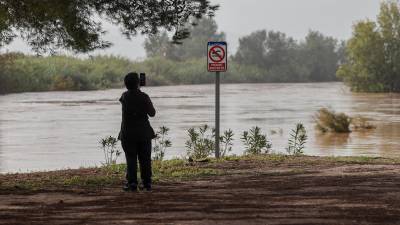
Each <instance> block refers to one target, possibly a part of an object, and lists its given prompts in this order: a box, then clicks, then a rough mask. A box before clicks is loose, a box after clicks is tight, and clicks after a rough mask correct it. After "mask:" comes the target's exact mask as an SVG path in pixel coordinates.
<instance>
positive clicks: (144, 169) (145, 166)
mask: <svg viewBox="0 0 400 225" xmlns="http://www.w3.org/2000/svg"><path fill="white" fill-rule="evenodd" d="M121 143H122V148H123V149H124V152H125V158H126V165H127V168H126V180H127V181H128V184H129V185H132V186H137V184H138V182H137V160H138V159H139V165H140V177H141V178H142V182H143V185H144V186H145V187H150V186H151V176H152V172H151V140H148V141H124V140H122V141H121Z"/></svg>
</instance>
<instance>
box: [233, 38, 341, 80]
mask: <svg viewBox="0 0 400 225" xmlns="http://www.w3.org/2000/svg"><path fill="white" fill-rule="evenodd" d="M342 45H343V44H342V43H341V44H338V41H337V40H336V39H334V38H332V37H326V36H324V35H323V34H321V33H319V32H316V31H310V32H309V34H308V35H307V37H306V38H305V40H304V41H301V42H299V41H296V40H294V39H293V38H291V37H287V36H286V34H284V33H282V32H276V31H270V32H267V31H265V30H260V31H256V32H253V33H251V34H250V35H248V36H245V37H243V38H241V39H240V40H239V48H238V51H237V53H236V54H235V56H233V60H235V61H236V62H237V63H239V64H241V65H251V66H257V67H259V68H261V69H263V70H264V75H263V76H262V77H261V79H260V81H261V82H271V81H272V82H308V81H334V80H336V79H337V78H336V70H337V68H338V65H339V64H340V63H341V62H342V61H343V62H344V61H345V59H344V54H343V47H342Z"/></svg>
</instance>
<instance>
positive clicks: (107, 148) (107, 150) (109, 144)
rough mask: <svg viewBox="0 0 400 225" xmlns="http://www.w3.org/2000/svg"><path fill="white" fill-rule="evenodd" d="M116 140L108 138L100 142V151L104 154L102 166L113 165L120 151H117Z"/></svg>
mask: <svg viewBox="0 0 400 225" xmlns="http://www.w3.org/2000/svg"><path fill="white" fill-rule="evenodd" d="M117 143H118V140H117V139H116V138H115V137H112V136H109V137H106V138H103V139H101V140H100V145H101V149H102V150H103V153H104V159H105V163H104V165H106V166H109V165H115V164H116V163H117V159H118V157H119V156H120V155H121V151H120V150H119V149H117Z"/></svg>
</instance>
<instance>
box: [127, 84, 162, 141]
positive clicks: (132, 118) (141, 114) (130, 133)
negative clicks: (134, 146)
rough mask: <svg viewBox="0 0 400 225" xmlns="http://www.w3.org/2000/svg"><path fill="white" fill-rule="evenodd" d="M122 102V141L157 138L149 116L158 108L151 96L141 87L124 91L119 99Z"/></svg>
mask: <svg viewBox="0 0 400 225" xmlns="http://www.w3.org/2000/svg"><path fill="white" fill-rule="evenodd" d="M119 101H120V102H121V104H122V122H121V131H120V133H119V139H120V140H122V141H146V140H151V139H153V138H155V133H154V130H153V128H152V127H151V126H150V122H149V116H151V117H154V116H155V115H156V110H155V109H154V106H153V103H152V102H151V100H150V97H149V96H148V95H147V94H145V93H143V92H141V91H140V90H139V89H136V90H128V91H126V92H124V93H123V94H122V96H121V98H120V99H119Z"/></svg>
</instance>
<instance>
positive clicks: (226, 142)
mask: <svg viewBox="0 0 400 225" xmlns="http://www.w3.org/2000/svg"><path fill="white" fill-rule="evenodd" d="M234 135H235V134H234V133H233V131H232V130H231V129H229V130H226V131H224V133H223V135H222V136H221V137H220V144H221V152H220V154H221V157H225V156H226V155H227V154H228V153H229V152H231V151H232V146H233V140H234V139H233V136H234Z"/></svg>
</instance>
